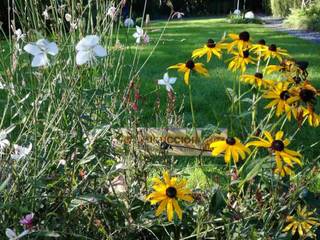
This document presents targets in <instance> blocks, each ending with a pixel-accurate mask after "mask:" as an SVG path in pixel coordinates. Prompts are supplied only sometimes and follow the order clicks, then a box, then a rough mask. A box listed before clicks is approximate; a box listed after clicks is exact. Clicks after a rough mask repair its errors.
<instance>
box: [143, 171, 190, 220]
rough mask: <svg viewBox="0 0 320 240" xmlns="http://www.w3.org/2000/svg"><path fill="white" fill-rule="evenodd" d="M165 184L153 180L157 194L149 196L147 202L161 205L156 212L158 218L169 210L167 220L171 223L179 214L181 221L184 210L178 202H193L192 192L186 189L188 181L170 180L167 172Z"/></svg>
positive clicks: (164, 176)
mask: <svg viewBox="0 0 320 240" xmlns="http://www.w3.org/2000/svg"><path fill="white" fill-rule="evenodd" d="M163 179H164V182H162V181H161V180H160V179H159V178H153V182H154V185H153V189H154V190H155V192H153V193H151V194H149V195H148V196H147V198H146V199H147V200H148V201H150V203H151V204H157V203H160V205H159V207H158V208H157V210H156V216H159V215H160V214H161V213H162V212H163V211H164V210H165V209H166V210H167V218H168V220H169V221H170V222H171V221H172V219H173V214H174V212H176V213H177V215H178V217H179V219H180V220H181V219H182V210H181V208H180V206H179V203H178V200H184V201H187V202H192V201H193V198H192V196H191V191H190V190H189V189H187V188H186V184H187V181H186V180H185V179H182V180H178V179H177V178H175V177H172V178H170V175H169V173H168V172H167V171H165V172H164V173H163Z"/></svg>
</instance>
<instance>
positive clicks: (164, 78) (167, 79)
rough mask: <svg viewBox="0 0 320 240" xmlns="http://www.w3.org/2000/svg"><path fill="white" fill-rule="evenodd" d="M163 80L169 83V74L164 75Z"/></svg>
mask: <svg viewBox="0 0 320 240" xmlns="http://www.w3.org/2000/svg"><path fill="white" fill-rule="evenodd" d="M163 80H165V81H166V82H169V74H168V73H167V72H166V73H165V74H164V75H163Z"/></svg>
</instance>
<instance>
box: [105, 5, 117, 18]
mask: <svg viewBox="0 0 320 240" xmlns="http://www.w3.org/2000/svg"><path fill="white" fill-rule="evenodd" d="M107 16H109V17H111V18H112V19H114V18H115V17H116V16H117V8H115V7H113V6H112V7H109V9H108V11H107Z"/></svg>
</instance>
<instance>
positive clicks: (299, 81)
mask: <svg viewBox="0 0 320 240" xmlns="http://www.w3.org/2000/svg"><path fill="white" fill-rule="evenodd" d="M293 81H294V82H295V83H296V84H299V83H301V81H302V79H301V77H299V76H296V77H293Z"/></svg>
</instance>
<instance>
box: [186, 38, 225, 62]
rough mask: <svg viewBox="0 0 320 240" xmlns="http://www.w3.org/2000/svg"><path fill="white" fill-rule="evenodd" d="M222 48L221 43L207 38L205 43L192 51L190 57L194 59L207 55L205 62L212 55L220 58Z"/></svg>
mask: <svg viewBox="0 0 320 240" xmlns="http://www.w3.org/2000/svg"><path fill="white" fill-rule="evenodd" d="M222 48H223V45H222V43H216V42H215V41H214V40H213V39H209V40H208V42H207V44H206V45H204V46H203V47H202V48H198V49H196V50H194V51H193V52H192V58H194V59H196V58H201V57H203V56H204V55H207V62H209V61H210V60H211V58H212V55H215V56H216V57H217V58H219V59H220V58H221V56H222Z"/></svg>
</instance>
